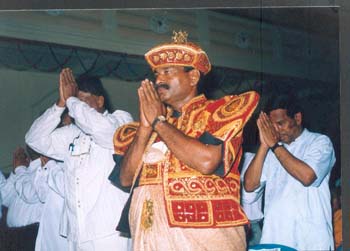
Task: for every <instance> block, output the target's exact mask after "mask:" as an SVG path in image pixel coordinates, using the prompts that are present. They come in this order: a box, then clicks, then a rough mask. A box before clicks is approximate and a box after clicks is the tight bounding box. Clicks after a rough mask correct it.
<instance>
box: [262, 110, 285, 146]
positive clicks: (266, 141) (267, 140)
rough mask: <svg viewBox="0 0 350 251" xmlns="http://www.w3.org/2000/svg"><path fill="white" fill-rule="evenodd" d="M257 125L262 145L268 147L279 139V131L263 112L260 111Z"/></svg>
mask: <svg viewBox="0 0 350 251" xmlns="http://www.w3.org/2000/svg"><path fill="white" fill-rule="evenodd" d="M257 125H258V128H259V137H260V143H261V145H262V146H264V147H266V148H269V147H272V146H273V145H275V144H276V143H277V142H278V141H279V139H280V136H279V133H278V131H277V130H276V128H275V126H274V125H273V123H272V122H271V120H270V118H269V117H268V116H267V114H266V113H265V112H260V115H259V118H258V120H257Z"/></svg>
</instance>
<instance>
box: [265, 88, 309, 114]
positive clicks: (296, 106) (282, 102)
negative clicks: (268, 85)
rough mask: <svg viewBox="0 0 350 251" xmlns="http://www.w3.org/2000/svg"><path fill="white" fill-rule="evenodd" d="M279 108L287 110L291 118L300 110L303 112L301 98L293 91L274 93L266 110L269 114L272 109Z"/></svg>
mask: <svg viewBox="0 0 350 251" xmlns="http://www.w3.org/2000/svg"><path fill="white" fill-rule="evenodd" d="M277 109H285V110H287V115H288V117H290V118H293V117H294V115H295V114H297V113H298V112H301V113H303V110H302V107H301V105H300V100H298V98H297V96H296V95H295V94H293V93H290V94H273V95H272V96H271V97H270V98H269V100H268V102H267V104H266V106H265V112H266V113H268V114H269V113H270V112H271V111H273V110H277Z"/></svg>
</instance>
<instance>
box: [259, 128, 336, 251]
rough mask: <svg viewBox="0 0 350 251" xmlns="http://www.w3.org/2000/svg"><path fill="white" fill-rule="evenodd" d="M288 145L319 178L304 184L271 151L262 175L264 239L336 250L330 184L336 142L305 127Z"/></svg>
mask: <svg viewBox="0 0 350 251" xmlns="http://www.w3.org/2000/svg"><path fill="white" fill-rule="evenodd" d="M284 147H285V148H286V149H287V150H288V151H289V152H290V153H291V154H292V155H293V156H294V157H296V158H298V159H300V160H302V161H304V162H305V163H306V164H308V165H309V166H310V167H311V168H312V169H313V170H314V172H315V174H316V176H317V179H316V180H315V181H314V182H313V184H312V185H311V186H308V187H305V186H303V185H302V184H301V183H300V182H299V181H297V180H296V179H295V178H293V177H292V176H291V175H289V174H288V173H287V171H286V170H285V169H284V168H283V167H282V165H281V164H280V162H279V161H278V160H277V158H276V157H275V155H274V153H273V152H272V151H269V152H268V154H267V156H266V158H265V162H264V166H263V172H262V176H261V186H265V208H264V216H265V219H264V226H263V230H262V237H261V241H260V242H261V243H274V244H282V245H286V246H289V247H292V248H295V249H297V250H334V246H333V234H332V232H333V228H332V211H331V204H330V200H331V198H330V192H329V184H328V181H329V176H330V172H331V169H332V167H333V165H334V163H335V154H334V149H333V145H332V142H331V141H330V139H329V138H328V137H327V136H325V135H321V134H318V133H312V132H309V131H308V130H307V129H304V131H303V132H302V134H301V135H300V136H299V137H298V138H297V139H296V140H295V141H293V142H292V143H291V144H289V145H288V144H284ZM260 189H261V188H258V189H257V191H260Z"/></svg>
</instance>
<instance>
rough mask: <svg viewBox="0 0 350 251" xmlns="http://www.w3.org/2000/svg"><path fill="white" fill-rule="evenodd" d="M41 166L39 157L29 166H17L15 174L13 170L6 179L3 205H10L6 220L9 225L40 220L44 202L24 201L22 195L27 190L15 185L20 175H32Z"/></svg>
mask: <svg viewBox="0 0 350 251" xmlns="http://www.w3.org/2000/svg"><path fill="white" fill-rule="evenodd" d="M40 166H41V162H40V158H38V159H36V160H34V161H32V162H30V164H29V167H28V168H26V167H25V166H19V167H17V168H16V169H15V174H14V173H13V172H11V174H10V176H9V177H8V178H7V180H6V184H5V185H4V186H3V188H2V189H1V195H2V199H3V205H4V206H6V207H8V211H7V217H6V222H7V225H8V226H9V227H23V226H27V225H30V224H33V223H36V222H39V220H40V217H41V211H42V207H43V204H42V203H40V202H29V203H28V202H27V201H24V200H23V199H22V198H21V197H22V195H23V194H26V193H27V191H26V190H23V189H21V187H17V188H15V186H16V181H17V178H18V177H20V176H22V177H24V176H28V175H31V174H32V172H34V171H35V170H36V169H37V168H39V167H40ZM17 185H19V184H17ZM16 191H18V192H19V193H18V192H16Z"/></svg>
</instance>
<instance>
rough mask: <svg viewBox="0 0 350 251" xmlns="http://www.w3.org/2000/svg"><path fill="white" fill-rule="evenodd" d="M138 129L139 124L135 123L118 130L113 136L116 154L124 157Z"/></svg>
mask: <svg viewBox="0 0 350 251" xmlns="http://www.w3.org/2000/svg"><path fill="white" fill-rule="evenodd" d="M138 127H139V123H136V122H133V123H130V124H126V125H124V126H122V127H120V128H118V130H117V131H116V132H115V133H114V136H113V144H114V152H115V153H116V154H119V155H124V153H125V151H126V149H127V148H128V147H129V145H130V144H131V142H132V141H133V140H134V137H135V134H136V131H137V128H138Z"/></svg>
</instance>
